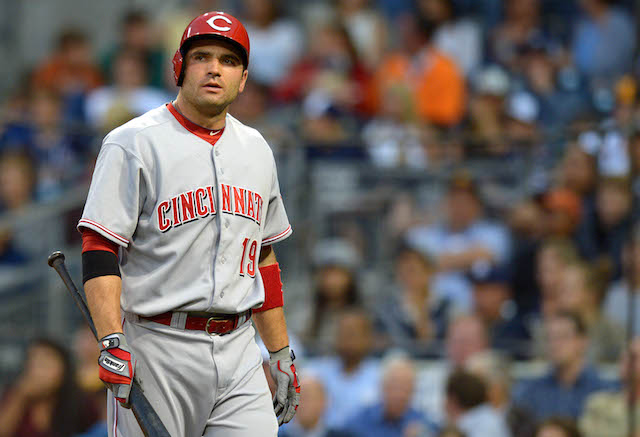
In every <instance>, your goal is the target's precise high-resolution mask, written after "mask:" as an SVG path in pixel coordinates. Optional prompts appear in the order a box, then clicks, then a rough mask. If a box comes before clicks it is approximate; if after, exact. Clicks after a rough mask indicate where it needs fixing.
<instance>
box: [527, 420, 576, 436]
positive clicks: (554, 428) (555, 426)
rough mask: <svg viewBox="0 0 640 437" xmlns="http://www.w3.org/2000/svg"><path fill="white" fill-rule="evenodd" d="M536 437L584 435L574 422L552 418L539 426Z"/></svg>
mask: <svg viewBox="0 0 640 437" xmlns="http://www.w3.org/2000/svg"><path fill="white" fill-rule="evenodd" d="M535 437H582V434H580V431H579V430H578V428H577V426H576V424H575V422H574V421H573V420H571V419H567V418H564V417H552V418H550V419H547V420H545V421H544V422H542V423H541V424H540V425H539V426H538V429H537V431H536V435H535Z"/></svg>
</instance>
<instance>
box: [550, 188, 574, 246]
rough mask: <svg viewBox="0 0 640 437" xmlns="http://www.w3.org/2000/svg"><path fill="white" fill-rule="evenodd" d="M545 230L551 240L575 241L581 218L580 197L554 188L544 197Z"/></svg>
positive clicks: (568, 191)
mask: <svg viewBox="0 0 640 437" xmlns="http://www.w3.org/2000/svg"><path fill="white" fill-rule="evenodd" d="M543 205H544V208H545V212H546V217H545V221H546V228H547V229H546V230H547V234H548V235H549V236H550V237H552V238H566V239H572V240H576V239H577V235H576V233H577V230H578V226H579V225H580V220H581V218H582V209H581V208H582V206H581V202H580V197H579V196H578V194H576V193H575V192H574V191H572V190H569V189H567V188H555V189H552V190H551V191H549V192H548V193H546V194H545V195H544V198H543Z"/></svg>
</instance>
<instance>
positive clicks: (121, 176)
mask: <svg viewBox="0 0 640 437" xmlns="http://www.w3.org/2000/svg"><path fill="white" fill-rule="evenodd" d="M248 60H249V37H248V35H247V32H246V30H245V28H244V26H243V25H242V24H241V23H240V21H238V20H237V19H236V18H234V17H232V16H231V15H229V14H226V13H223V12H209V13H206V14H203V15H201V16H199V17H197V18H195V19H194V20H193V21H192V22H191V23H190V24H189V25H188V27H187V28H186V30H185V32H184V34H183V36H182V40H181V42H180V47H179V48H178V50H177V52H176V54H175V57H174V59H173V67H174V75H175V80H176V84H177V85H178V86H180V87H181V88H180V90H179V93H178V96H177V98H176V99H175V101H173V102H171V103H168V104H166V105H164V106H161V107H159V108H156V109H154V110H151V111H149V112H147V113H146V114H144V115H142V116H140V117H138V118H136V119H134V120H132V121H130V122H128V123H126V124H124V125H123V126H120V127H119V128H117V129H115V130H113V131H112V132H110V133H109V134H108V135H107V136H106V137H105V138H104V141H103V144H102V148H101V150H100V153H99V155H98V159H97V162H96V167H95V171H94V174H93V179H92V181H91V187H90V189H89V194H88V197H87V202H86V205H85V207H84V212H83V214H82V219H81V220H80V222H79V224H78V229H79V230H80V231H81V232H82V239H83V247H82V251H83V253H82V263H83V282H84V288H85V292H86V295H87V301H88V305H89V308H90V311H91V315H92V317H93V320H94V322H95V325H96V329H97V331H98V335H99V337H101V340H100V343H99V344H100V348H101V354H100V359H99V364H100V378H101V379H102V380H103V381H104V382H105V383H106V385H107V386H108V387H109V388H110V394H109V396H110V399H109V403H108V420H109V436H111V437H115V436H127V437H131V436H139V435H142V432H141V430H140V428H139V426H138V424H137V422H136V420H135V418H134V416H133V414H132V412H131V410H130V409H127V408H126V407H127V403H128V396H129V391H130V387H131V382H132V377H133V376H134V375H135V376H136V378H138V379H139V381H140V384H141V386H142V389H143V390H144V393H145V395H146V397H147V398H148V399H149V401H150V402H151V404H152V406H153V407H154V409H155V410H156V412H157V413H158V415H159V417H160V418H161V419H162V421H163V422H164V424H165V426H166V427H167V430H168V431H169V433H170V434H171V435H172V436H175V437H180V436H182V437H192V436H231V437H233V436H275V435H276V434H277V429H278V424H282V423H284V422H288V421H289V420H291V418H292V417H293V415H294V414H295V410H296V408H297V406H298V402H299V393H300V387H299V384H298V380H297V376H296V369H295V366H294V365H293V358H294V357H293V353H292V352H291V351H290V350H289V346H288V344H289V340H288V337H287V331H286V324H285V318H284V314H283V311H282V304H283V293H282V283H281V280H280V270H279V267H278V263H277V261H276V257H275V254H274V251H273V249H272V244H273V243H276V242H278V241H282V240H283V239H285V238H287V237H288V236H289V235H290V234H291V226H290V224H289V221H288V219H287V214H286V212H285V208H284V205H283V202H282V197H281V195H280V188H279V185H278V177H277V173H276V166H275V161H274V157H273V154H272V151H271V149H270V148H269V146H268V145H267V143H266V142H265V140H264V138H263V137H262V136H261V135H260V133H258V132H257V131H256V130H254V129H252V128H250V127H247V126H245V125H243V124H242V123H240V122H239V121H238V120H236V119H235V118H233V117H232V116H231V115H229V114H228V113H227V109H228V106H229V104H230V103H231V102H233V101H234V99H235V98H236V97H237V96H238V94H239V93H241V92H242V90H243V88H244V86H245V83H246V80H247V66H248ZM251 322H253V323H251ZM254 325H255V327H256V328H257V330H258V332H259V333H260V336H261V338H262V340H263V341H264V343H265V345H266V347H267V349H268V350H269V351H270V367H271V374H272V376H273V378H274V380H275V381H276V383H277V391H276V395H275V397H274V399H273V400H272V399H271V395H270V392H269V388H268V386H267V381H266V378H265V374H264V372H263V371H262V366H261V363H262V358H261V354H260V351H259V348H258V346H257V345H256V343H255V341H254V334H255V331H254V327H253V326H254ZM274 410H275V414H274Z"/></svg>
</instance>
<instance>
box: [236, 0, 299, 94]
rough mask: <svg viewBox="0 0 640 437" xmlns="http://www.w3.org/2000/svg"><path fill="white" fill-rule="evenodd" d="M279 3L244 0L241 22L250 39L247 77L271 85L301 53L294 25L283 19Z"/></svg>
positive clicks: (264, 0) (288, 68)
mask: <svg viewBox="0 0 640 437" xmlns="http://www.w3.org/2000/svg"><path fill="white" fill-rule="evenodd" d="M280 3H281V2H280V1H270V0H244V1H243V8H242V9H243V12H244V16H245V17H246V18H245V20H243V22H244V24H245V27H246V29H247V33H248V34H249V39H250V40H251V54H250V59H249V64H250V65H251V77H252V78H253V80H255V81H256V82H258V83H261V84H263V85H267V86H273V85H275V84H277V83H278V82H280V81H281V80H283V79H284V78H285V76H286V75H287V74H288V73H289V70H290V68H291V66H292V65H294V64H295V62H296V61H297V59H298V57H299V56H300V54H301V53H302V49H303V46H302V43H303V41H304V38H303V35H302V32H301V30H300V28H299V27H298V24H297V23H296V22H295V21H293V20H290V19H288V18H285V17H284V16H283V14H282V9H281V7H280Z"/></svg>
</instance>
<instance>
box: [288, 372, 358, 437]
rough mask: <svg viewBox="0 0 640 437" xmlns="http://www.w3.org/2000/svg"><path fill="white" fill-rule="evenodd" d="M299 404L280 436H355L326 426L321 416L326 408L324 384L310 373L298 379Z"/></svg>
mask: <svg viewBox="0 0 640 437" xmlns="http://www.w3.org/2000/svg"><path fill="white" fill-rule="evenodd" d="M300 388H301V394H300V406H299V407H298V410H297V412H296V415H295V417H294V419H293V421H292V422H291V423H289V424H287V425H285V426H284V427H283V428H282V430H281V431H280V432H279V433H278V435H279V436H281V437H355V436H353V434H351V433H349V432H348V431H345V430H338V429H332V428H328V427H327V426H326V425H325V423H324V419H323V416H324V414H325V411H326V409H327V393H326V391H325V387H324V384H323V383H322V381H320V380H319V379H317V378H315V377H314V376H313V375H312V374H305V376H304V377H302V378H301V381H300Z"/></svg>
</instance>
